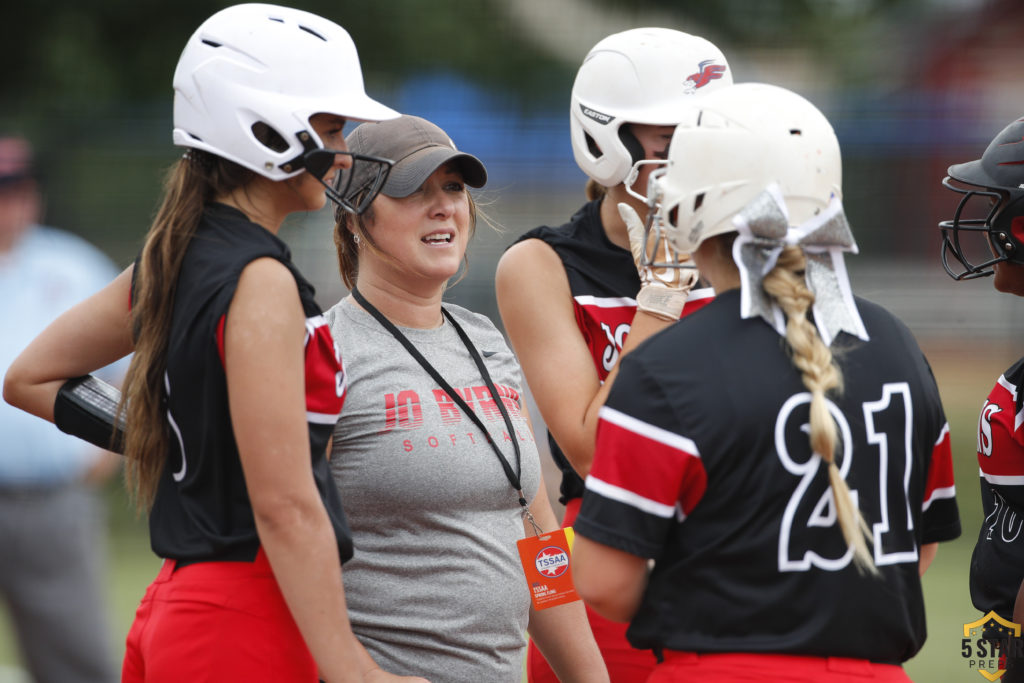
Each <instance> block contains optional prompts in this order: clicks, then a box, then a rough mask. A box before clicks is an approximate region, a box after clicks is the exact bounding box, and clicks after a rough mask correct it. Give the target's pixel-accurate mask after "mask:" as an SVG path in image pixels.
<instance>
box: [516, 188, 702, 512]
mask: <svg viewBox="0 0 1024 683" xmlns="http://www.w3.org/2000/svg"><path fill="white" fill-rule="evenodd" d="M528 239H539V240H541V241H542V242H545V243H547V244H548V245H549V246H550V247H551V248H552V249H554V250H555V253H556V254H558V258H560V259H561V260H562V265H563V266H564V267H565V274H566V276H567V277H568V279H569V291H570V292H571V294H572V297H573V310H574V311H575V314H576V325H577V327H579V330H580V334H582V335H583V339H584V340H585V341H586V343H587V348H588V349H590V354H591V356H592V358H593V361H594V368H595V369H596V370H597V376H598V378H599V379H600V380H601V381H602V382H603V381H604V380H605V378H606V377H607V376H608V373H609V372H611V369H612V367H613V366H614V365H615V363H616V361H617V360H618V359H619V352H620V351H621V350H622V345H623V343H624V342H625V340H626V335H628V334H629V326H630V323H631V322H632V321H633V316H634V315H635V314H636V295H637V293H638V292H639V291H640V277H639V276H638V275H637V272H636V265H635V264H634V263H633V255H632V254H631V253H630V252H629V251H627V250H625V249H623V248H621V247H619V246H616V245H615V244H612V243H611V241H610V240H609V239H608V236H607V235H606V234H605V232H604V226H603V225H602V224H601V200H600V199H595V200H593V201H591V202H587V203H586V204H584V205H583V207H582V208H581V209H580V210H579V211H577V212H576V214H575V215H574V216H573V217H572V218H571V219H570V220H569V222H568V223H566V224H565V225H562V226H561V227H558V228H551V227H548V226H541V227H539V228H534V229H533V230H530V231H529V232H527V233H525V234H523V235H522V236H521V237H520V238H519V239H518V240H516V242H522V241H523V240H528ZM712 296H713V293H712V291H711V290H710V289H697V290H694V291H693V292H692V293H691V294H690V297H689V299H688V300H687V303H686V307H685V308H684V310H683V315H684V316H685V315H688V314H689V313H691V312H693V311H695V310H697V309H698V308H700V306H702V305H703V304H704V303H706V302H707V301H710V299H711V297H712ZM548 445H549V446H550V448H551V455H552V457H553V458H554V460H555V464H557V465H558V469H559V470H560V471H561V472H562V482H561V484H560V486H559V491H560V492H561V497H560V498H559V501H560V502H561V503H562V504H563V505H564V504H565V503H567V502H568V501H569V500H572V499H573V498H579V497H580V496H582V495H583V480H582V479H581V478H580V476H579V475H578V474H576V470H574V469H573V468H572V465H570V464H569V460H568V459H567V458H566V457H565V455H564V454H563V453H562V449H561V448H559V446H558V444H557V443H555V440H554V438H553V437H552V436H551V432H550V431H549V432H548Z"/></svg>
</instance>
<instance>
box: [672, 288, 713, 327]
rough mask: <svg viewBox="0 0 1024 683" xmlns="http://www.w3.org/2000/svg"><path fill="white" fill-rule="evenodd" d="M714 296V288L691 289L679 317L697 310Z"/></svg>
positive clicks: (681, 317)
mask: <svg viewBox="0 0 1024 683" xmlns="http://www.w3.org/2000/svg"><path fill="white" fill-rule="evenodd" d="M714 298H715V290H713V289H711V288H710V287H705V288H703V289H694V290H691V291H690V296H688V297H687V298H686V304H685V305H684V306H683V312H682V313H681V314H680V315H679V319H680V320H682V319H683V318H685V317H686V316H688V315H690V314H691V313H695V312H696V311H699V310H700V309H702V308H704V307H705V306H707V305H708V304H709V303H711V301H712V300H713V299H714Z"/></svg>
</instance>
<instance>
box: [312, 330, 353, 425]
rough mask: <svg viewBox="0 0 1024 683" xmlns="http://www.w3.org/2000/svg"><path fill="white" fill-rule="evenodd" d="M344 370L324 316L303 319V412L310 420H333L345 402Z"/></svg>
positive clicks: (324, 421) (327, 421)
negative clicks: (304, 374)
mask: <svg viewBox="0 0 1024 683" xmlns="http://www.w3.org/2000/svg"><path fill="white" fill-rule="evenodd" d="M345 388H346V387H345V371H344V369H343V367H342V364H341V352H340V351H339V350H338V346H337V344H335V343H334V338H333V337H332V336H331V330H330V328H329V327H328V326H327V321H326V320H325V319H324V317H323V316H321V315H318V316H315V317H313V318H307V319H306V413H307V418H308V419H309V421H310V422H319V423H332V424H333V422H334V421H335V420H337V419H338V415H339V414H340V413H341V407H342V405H343V404H344V403H345Z"/></svg>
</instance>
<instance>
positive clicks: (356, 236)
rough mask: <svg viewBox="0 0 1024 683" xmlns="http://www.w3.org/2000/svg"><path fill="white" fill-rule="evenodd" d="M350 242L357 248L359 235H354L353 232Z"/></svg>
mask: <svg viewBox="0 0 1024 683" xmlns="http://www.w3.org/2000/svg"><path fill="white" fill-rule="evenodd" d="M352 241H353V242H355V243H356V246H357V247H358V246H359V234H358V233H355V232H354V233H352Z"/></svg>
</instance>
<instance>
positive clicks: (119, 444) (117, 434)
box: [53, 375, 125, 455]
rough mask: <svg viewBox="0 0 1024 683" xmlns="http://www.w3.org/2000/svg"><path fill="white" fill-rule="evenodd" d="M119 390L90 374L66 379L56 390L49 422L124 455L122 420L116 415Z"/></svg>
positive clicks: (63, 430)
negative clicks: (51, 420) (51, 421)
mask: <svg viewBox="0 0 1024 683" xmlns="http://www.w3.org/2000/svg"><path fill="white" fill-rule="evenodd" d="M120 400H121V392H120V391H118V390H117V389H116V388H115V387H112V386H110V385H109V384H107V383H106V382H104V381H103V380H101V379H99V378H98V377H94V376H92V375H85V376H84V377H76V378H74V379H69V380H68V381H67V382H65V383H64V385H63V386H61V388H60V390H59V391H58V392H57V399H56V401H54V403H53V422H54V424H56V425H57V428H58V429H60V430H61V431H62V432H65V433H66V434H70V435H72V436H77V437H78V438H79V439H84V440H86V441H88V442H89V443H91V444H92V445H94V446H98V447H100V448H105V449H107V450H109V451H114V452H115V453H120V454H122V455H123V454H124V428H125V421H124V416H123V415H122V416H121V417H120V418H118V415H117V404H118V403H119V402H120Z"/></svg>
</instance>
